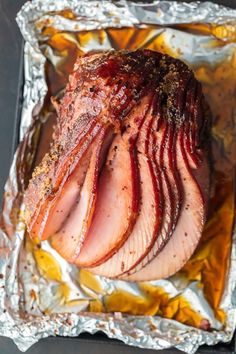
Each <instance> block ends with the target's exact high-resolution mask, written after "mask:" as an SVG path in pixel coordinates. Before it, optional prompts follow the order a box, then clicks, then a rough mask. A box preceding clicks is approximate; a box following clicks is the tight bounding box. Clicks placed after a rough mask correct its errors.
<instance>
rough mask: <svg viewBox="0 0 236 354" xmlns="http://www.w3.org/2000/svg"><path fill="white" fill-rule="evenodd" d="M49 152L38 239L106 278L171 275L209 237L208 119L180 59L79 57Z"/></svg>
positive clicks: (119, 54) (32, 226)
mask: <svg viewBox="0 0 236 354" xmlns="http://www.w3.org/2000/svg"><path fill="white" fill-rule="evenodd" d="M54 105H55V108H56V111H57V115H58V118H57V123H56V126H55V132H54V137H53V142H52V145H51V147H50V150H49V152H48V153H47V154H46V155H45V157H44V158H43V160H42V162H41V163H40V164H39V166H37V167H36V168H35V171H34V173H33V175H32V178H31V180H30V182H29V185H28V188H27V190H26V192H25V197H24V201H25V207H26V208H25V209H26V213H25V220H26V224H27V228H28V231H29V235H30V237H32V238H37V239H39V240H41V241H42V242H43V241H44V240H46V239H48V240H49V242H50V243H51V245H52V247H53V248H54V249H55V250H56V251H57V252H58V253H59V254H60V255H61V256H62V257H63V258H65V259H66V260H67V261H68V262H70V263H72V264H75V265H76V266H78V267H82V268H86V269H89V270H90V271H91V272H93V273H94V274H97V275H102V276H106V277H109V278H118V279H123V280H128V281H147V280H154V279H160V278H165V277H168V276H171V275H173V274H174V273H175V272H177V271H178V270H179V269H181V267H182V266H183V265H184V264H185V263H186V262H187V261H188V259H189V258H190V257H191V255H192V254H193V252H194V250H195V249H196V247H197V245H198V243H199V240H200V238H201V234H202V230H203V227H204V223H205V220H206V214H207V204H208V195H209V175H210V173H209V171H210V169H209V158H208V156H209V152H210V143H209V141H210V126H211V120H210V115H209V112H207V110H208V108H207V104H206V102H205V99H204V96H203V94H202V89H201V85H200V84H199V83H198V82H197V80H196V79H195V77H194V74H193V72H192V71H191V70H190V69H189V68H188V67H187V66H186V65H185V64H184V63H182V62H181V61H179V60H177V59H174V58H171V57H170V56H168V55H163V54H161V53H157V52H153V51H150V50H137V51H108V52H101V53H96V54H91V53H90V54H87V55H85V56H84V57H80V58H78V60H77V62H76V64H75V67H74V71H73V73H72V74H71V76H70V78H69V82H68V85H67V87H66V90H65V94H64V97H63V98H62V100H61V101H60V102H55V100H54Z"/></svg>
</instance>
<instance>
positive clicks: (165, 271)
mask: <svg viewBox="0 0 236 354" xmlns="http://www.w3.org/2000/svg"><path fill="white" fill-rule="evenodd" d="M177 145H178V146H177V166H178V170H179V172H180V176H181V181H182V184H183V187H184V200H183V205H182V208H181V213H180V218H179V221H178V223H177V226H176V228H175V230H174V233H173V235H172V237H171V239H170V241H169V242H168V243H167V245H166V246H165V247H164V249H163V250H162V251H161V253H160V254H159V255H158V256H157V257H155V258H154V259H153V260H152V261H151V262H150V263H149V264H147V265H146V266H145V267H143V268H142V269H141V270H140V271H138V272H136V273H134V274H132V275H125V276H123V277H122V279H124V280H128V281H146V280H154V279H155V280H157V279H161V278H166V277H168V276H171V275H172V274H174V273H176V272H177V271H178V270H179V269H180V268H181V267H182V266H183V265H184V264H185V263H186V261H187V260H188V259H189V258H190V257H191V255H192V254H193V252H194V250H195V248H196V246H197V245H198V243H199V239H200V237H201V232H202V229H203V225H204V222H205V218H206V213H205V208H204V199H203V196H202V192H201V189H200V188H201V186H199V185H198V183H197V182H196V179H195V177H194V176H193V175H192V173H191V170H190V167H189V165H188V162H187V156H185V153H184V152H183V149H181V146H180V145H181V144H180V139H179V141H178V143H177ZM205 164H206V161H204V162H202V165H201V167H199V169H198V173H199V176H198V177H200V176H202V172H203V171H204V169H205ZM204 172H205V171H204ZM204 178H206V179H207V180H208V181H209V176H208V175H204ZM167 260H168V261H167Z"/></svg>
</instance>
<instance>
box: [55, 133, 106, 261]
mask: <svg viewBox="0 0 236 354" xmlns="http://www.w3.org/2000/svg"><path fill="white" fill-rule="evenodd" d="M112 138H113V131H112V129H111V127H104V128H103V129H101V132H100V133H99V134H98V136H97V138H96V140H95V142H94V146H93V152H92V155H91V158H90V161H89V167H88V169H87V171H85V174H86V176H85V179H84V183H83V186H82V188H80V184H79V185H76V184H74V183H76V180H73V182H72V183H71V186H70V189H69V190H70V195H73V193H72V188H76V189H78V190H79V189H81V192H80V193H78V191H74V195H77V199H76V200H71V201H72V203H71V204H69V202H70V201H69V200H68V199H69V198H64V199H61V201H60V207H61V208H62V210H66V211H68V210H69V213H67V217H66V218H65V219H64V222H63V223H62V225H60V226H61V227H60V228H58V230H57V232H56V233H54V234H51V235H53V236H52V237H51V244H52V246H53V247H54V248H55V249H56V250H57V251H58V253H60V254H61V256H62V257H64V258H65V259H67V260H68V261H70V262H73V260H74V259H75V258H76V255H78V254H79V252H80V249H81V246H82V245H83V243H84V241H85V239H86V236H87V230H88V228H89V227H90V224H91V221H92V217H93V213H94V208H95V202H96V198H97V183H98V176H99V173H100V171H101V168H102V166H103V164H104V161H105V160H106V155H107V151H108V148H109V146H110V144H111V141H112ZM67 190H68V189H67ZM69 206H70V209H69ZM64 208H65V209H64ZM59 212H60V210H59ZM54 219H55V218H53V220H54Z"/></svg>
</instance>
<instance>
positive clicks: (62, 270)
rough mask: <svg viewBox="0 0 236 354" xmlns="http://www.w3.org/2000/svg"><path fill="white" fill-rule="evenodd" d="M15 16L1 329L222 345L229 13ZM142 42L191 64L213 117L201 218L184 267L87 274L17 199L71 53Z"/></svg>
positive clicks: (227, 296)
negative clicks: (145, 273) (152, 274)
mask: <svg viewBox="0 0 236 354" xmlns="http://www.w3.org/2000/svg"><path fill="white" fill-rule="evenodd" d="M17 22H18V25H19V27H20V29H21V32H22V34H23V36H24V39H25V51H24V58H25V61H24V64H25V65H24V69H25V84H24V94H23V96H24V97H23V109H22V115H21V125H20V131H19V134H20V145H19V147H18V149H17V151H16V154H15V157H14V161H13V163H12V167H11V171H10V176H9V179H8V181H7V184H6V186H5V195H4V204H3V212H2V215H1V229H0V335H4V336H8V337H10V338H12V339H13V340H14V341H15V343H16V344H17V346H18V347H19V349H20V350H22V351H25V350H27V348H29V347H30V346H31V345H32V344H33V343H35V342H37V341H38V340H39V339H40V338H44V337H47V336H50V335H61V336H72V337H73V336H78V335H79V334H80V333H81V332H85V331H87V332H90V333H95V332H96V331H103V332H104V333H106V334H107V335H108V336H109V337H111V338H117V339H120V340H122V341H123V342H125V343H127V344H129V345H134V346H139V347H141V348H154V349H164V348H169V347H176V348H178V349H180V350H182V351H185V352H187V353H194V352H195V351H196V350H197V348H198V347H199V346H200V345H202V344H205V343H206V344H209V345H213V344H216V343H218V342H220V341H222V342H228V341H230V340H231V338H232V336H233V332H234V329H235V326H236V300H235V294H236V232H235V228H234V215H235V204H234V203H235V189H234V188H235V179H234V178H235V173H234V170H235V156H234V151H235V142H236V124H235V123H236V102H235V92H236V11H234V10H229V9H227V8H224V7H221V6H218V5H214V4H212V3H210V2H208V3H201V4H199V3H197V2H193V3H190V4H185V3H177V2H171V1H154V2H153V3H151V4H135V3H132V2H126V1H116V2H111V1H89V2H87V1H80V0H71V1H69V0H57V1H56V0H33V1H31V2H28V3H26V4H25V5H24V6H23V8H22V9H21V11H20V12H19V14H18V15H17ZM111 48H115V49H123V48H126V49H136V48H150V49H153V50H158V51H161V52H163V53H167V54H170V55H172V56H174V57H177V58H180V59H181V60H184V61H185V62H186V63H187V64H189V65H190V67H192V69H193V70H194V71H195V75H196V77H197V78H198V79H199V80H200V81H201V82H202V84H203V89H204V92H205V95H206V97H207V100H208V102H209V104H210V107H211V110H212V113H213V119H214V124H213V137H212V146H213V163H214V172H213V177H212V186H211V187H212V188H211V200H210V211H209V218H208V222H207V224H206V227H205V230H204V233H203V237H202V240H201V243H200V245H199V247H198V249H197V250H196V252H195V254H194V255H193V257H192V258H191V259H190V261H189V262H188V263H187V264H186V265H185V267H184V268H183V269H182V270H181V271H180V272H178V273H177V274H176V275H174V276H172V277H171V278H169V279H166V280H159V281H152V282H145V283H128V282H124V281H114V280H109V279H106V278H102V277H98V276H94V275H92V274H90V273H89V272H87V271H85V270H79V269H77V268H75V267H74V266H72V265H70V264H68V263H67V262H66V261H65V260H63V259H62V258H61V257H60V256H59V255H58V254H57V253H56V251H55V250H53V249H52V247H51V246H50V243H49V242H46V241H45V242H43V243H42V244H39V243H35V242H33V241H31V240H30V239H29V237H28V235H27V232H26V228H25V224H24V205H23V203H22V198H23V194H24V190H25V188H26V187H27V184H28V181H29V178H30V176H31V173H32V169H33V167H34V166H35V165H37V163H38V162H39V161H40V160H41V158H42V156H43V154H44V153H45V151H46V150H47V149H48V147H49V144H50V139H51V134H52V131H53V128H52V127H53V124H54V123H55V119H56V117H55V112H54V109H53V107H52V105H51V103H50V97H51V96H55V97H56V98H58V99H59V98H60V97H61V95H62V94H63V90H64V87H65V84H66V82H67V80H68V75H69V73H70V72H71V71H72V69H73V63H74V61H75V59H76V57H77V55H82V54H83V53H84V52H88V51H91V50H108V49H111Z"/></svg>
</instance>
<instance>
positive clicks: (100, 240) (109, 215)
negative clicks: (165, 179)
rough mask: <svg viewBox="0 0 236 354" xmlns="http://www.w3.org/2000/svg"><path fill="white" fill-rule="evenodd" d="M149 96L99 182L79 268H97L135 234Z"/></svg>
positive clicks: (134, 113)
mask: <svg viewBox="0 0 236 354" xmlns="http://www.w3.org/2000/svg"><path fill="white" fill-rule="evenodd" d="M150 100H151V98H150V97H146V98H145V100H143V102H142V104H140V106H138V107H137V108H136V109H135V110H134V111H132V112H131V114H130V116H129V128H128V129H127V132H126V133H125V134H124V135H123V136H122V135H120V134H118V135H117V136H116V137H115V139H114V141H113V144H112V146H111V149H110V152H109V155H108V158H107V164H106V166H105V167H104V170H103V173H102V175H101V177H100V181H99V188H98V190H99V192H98V199H97V203H96V209H95V213H94V218H93V221H92V224H91V227H90V230H89V232H88V236H87V239H86V241H85V243H84V246H83V248H82V250H81V252H80V254H79V256H78V257H77V259H76V262H75V264H76V265H78V266H83V267H87V266H90V267H91V266H96V265H98V264H99V263H101V262H104V261H105V260H106V259H109V258H110V257H111V256H112V255H113V254H114V253H115V252H116V251H117V250H118V249H119V248H120V247H121V246H122V245H123V243H124V242H125V241H126V239H127V237H128V236H129V234H130V232H131V231H132V228H133V225H134V222H135V221H136V217H137V214H138V209H139V202H140V200H139V188H140V187H139V178H140V177H139V173H138V161H139V160H138V158H137V153H136V149H135V148H134V143H135V141H136V138H137V134H138V129H139V127H140V126H141V125H142V122H143V120H144V118H145V115H146V112H147V110H148V107H149V104H150ZM111 205H113V207H112V208H111Z"/></svg>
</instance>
